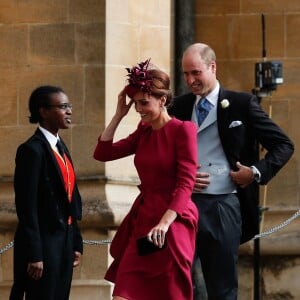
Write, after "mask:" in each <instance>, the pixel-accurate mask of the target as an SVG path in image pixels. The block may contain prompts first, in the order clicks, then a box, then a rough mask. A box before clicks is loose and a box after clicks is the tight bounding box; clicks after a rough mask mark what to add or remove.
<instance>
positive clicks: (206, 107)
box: [197, 98, 213, 127]
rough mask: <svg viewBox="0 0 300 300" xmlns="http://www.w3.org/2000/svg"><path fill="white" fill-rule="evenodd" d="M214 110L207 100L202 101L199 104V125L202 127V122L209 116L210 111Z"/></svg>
mask: <svg viewBox="0 0 300 300" xmlns="http://www.w3.org/2000/svg"><path fill="white" fill-rule="evenodd" d="M212 108H213V105H212V104H211V103H210V102H209V101H208V100H207V99H206V98H203V99H201V100H200V101H199V102H198V104H197V119H198V125H199V127H200V126H201V124H202V122H203V121H204V119H205V118H206V116H207V115H208V113H209V111H210V110H211V109H212Z"/></svg>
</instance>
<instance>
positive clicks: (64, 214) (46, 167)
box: [14, 129, 83, 262]
mask: <svg viewBox="0 0 300 300" xmlns="http://www.w3.org/2000/svg"><path fill="white" fill-rule="evenodd" d="M62 143H63V141H62ZM63 147H64V148H65V149H64V150H65V153H66V155H67V156H68V158H69V159H70V161H71V157H70V154H69V152H68V150H67V148H66V146H65V144H64V143H63ZM14 188H15V204H16V211H17V215H18V220H19V223H18V226H17V230H16V234H15V245H16V247H18V251H17V252H16V253H18V255H24V258H25V259H26V261H27V262H36V261H42V260H43V250H42V249H43V247H42V243H43V239H45V238H47V235H48V234H49V233H50V234H51V235H52V236H53V235H55V232H57V231H64V230H66V229H67V226H68V223H67V222H68V217H69V216H72V220H73V228H74V229H73V230H74V238H73V240H74V241H73V245H74V251H79V252H81V253H82V250H83V244H82V237H81V234H80V230H79V228H78V225H77V220H80V219H81V215H82V207H81V197H80V194H79V191H78V187H77V184H76V183H75V187H74V191H73V195H72V201H71V203H70V202H69V201H68V197H67V193H66V190H65V187H64V183H63V178H62V174H61V172H60V169H59V165H58V163H57V161H56V158H55V156H54V153H53V150H52V149H51V147H50V145H49V143H48V141H47V140H46V138H45V136H44V135H43V133H42V132H41V131H40V130H39V129H37V130H36V132H35V134H34V135H33V136H32V137H31V138H30V139H28V140H27V141H26V142H25V143H23V144H21V145H20V146H19V147H18V149H17V154H16V168H15V176H14ZM20 248H21V250H22V251H20ZM18 259H19V258H17V260H18Z"/></svg>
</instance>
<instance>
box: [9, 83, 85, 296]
mask: <svg viewBox="0 0 300 300" xmlns="http://www.w3.org/2000/svg"><path fill="white" fill-rule="evenodd" d="M29 110H30V113H31V115H30V118H29V121H30V123H39V127H38V128H37V129H36V131H35V133H34V134H33V136H32V137H30V138H29V139H28V140H27V141H26V142H25V143H23V144H21V145H20V146H19V147H18V149H17V154H16V166H15V175H14V188H15V204H16V211H17V216H18V220H19V223H18V226H17V229H16V233H15V238H14V283H13V286H12V289H11V294H10V300H21V299H23V295H24V294H25V299H27V300H41V299H43V300H67V299H69V293H70V287H71V281H72V274H73V267H76V266H78V265H79V262H80V257H81V254H82V250H83V243H82V237H81V234H80V230H79V227H78V225H77V220H80V219H81V214H82V207H81V197H80V194H79V191H78V188H77V184H76V177H75V172H74V168H73V164H72V160H71V156H70V153H69V151H68V149H67V147H66V146H65V144H64V142H63V141H62V139H61V138H60V136H59V135H58V131H59V129H67V128H69V126H70V124H71V115H72V106H71V104H70V103H69V99H68V97H67V95H66V94H65V92H64V91H63V90H62V89H61V88H59V87H54V86H41V87H38V88H37V89H35V90H34V91H33V92H32V94H31V96H30V99H29ZM59 148H61V149H59Z"/></svg>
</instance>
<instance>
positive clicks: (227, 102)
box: [221, 99, 230, 109]
mask: <svg viewBox="0 0 300 300" xmlns="http://www.w3.org/2000/svg"><path fill="white" fill-rule="evenodd" d="M229 105H230V103H229V101H228V100H227V99H223V100H222V101H221V107H222V108H223V109H225V108H227V107H228V106H229Z"/></svg>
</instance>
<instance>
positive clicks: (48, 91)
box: [29, 85, 65, 123]
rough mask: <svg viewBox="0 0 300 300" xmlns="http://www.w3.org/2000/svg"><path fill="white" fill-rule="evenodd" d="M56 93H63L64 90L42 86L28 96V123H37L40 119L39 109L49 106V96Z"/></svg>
mask: <svg viewBox="0 0 300 300" xmlns="http://www.w3.org/2000/svg"><path fill="white" fill-rule="evenodd" d="M56 93H65V92H64V90H63V89H62V88H60V87H56V86H51V85H43V86H40V87H38V88H36V89H35V90H34V91H33V92H32V93H31V95H30V98H29V111H30V114H31V115H30V116H29V122H30V123H39V122H40V121H41V120H42V118H41V115H40V112H39V109H40V108H41V107H47V106H49V104H51V103H50V100H51V95H52V94H56Z"/></svg>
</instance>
